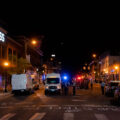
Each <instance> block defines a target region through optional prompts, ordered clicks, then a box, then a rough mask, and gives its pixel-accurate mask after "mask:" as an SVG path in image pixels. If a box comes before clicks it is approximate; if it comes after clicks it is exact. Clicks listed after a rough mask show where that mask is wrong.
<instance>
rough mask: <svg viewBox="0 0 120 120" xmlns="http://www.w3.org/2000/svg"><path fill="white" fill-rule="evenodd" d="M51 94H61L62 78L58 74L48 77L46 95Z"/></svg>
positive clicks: (51, 74)
mask: <svg viewBox="0 0 120 120" xmlns="http://www.w3.org/2000/svg"><path fill="white" fill-rule="evenodd" d="M50 92H57V93H58V94H60V93H61V77H60V74H58V73H50V74H47V75H46V80H45V94H47V93H50Z"/></svg>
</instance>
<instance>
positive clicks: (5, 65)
mask: <svg viewBox="0 0 120 120" xmlns="http://www.w3.org/2000/svg"><path fill="white" fill-rule="evenodd" d="M3 65H4V67H5V68H6V71H5V72H6V79H5V92H7V68H8V66H9V63H8V62H4V63H3Z"/></svg>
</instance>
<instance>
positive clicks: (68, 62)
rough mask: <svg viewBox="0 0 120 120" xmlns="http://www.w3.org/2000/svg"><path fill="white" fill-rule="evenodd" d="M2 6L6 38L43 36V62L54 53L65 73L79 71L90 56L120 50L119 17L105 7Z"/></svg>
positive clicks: (0, 8)
mask: <svg viewBox="0 0 120 120" xmlns="http://www.w3.org/2000/svg"><path fill="white" fill-rule="evenodd" d="M6 4H7V3H5V4H3V5H2V7H0V10H1V11H2V12H1V15H0V21H2V24H3V25H4V26H5V28H6V29H7V30H8V32H9V34H11V35H27V36H28V37H35V36H39V35H44V36H45V38H44V41H43V46H42V50H43V52H44V58H45V59H47V58H48V57H50V54H52V53H55V54H56V55H57V58H58V59H59V60H60V61H62V63H63V68H64V69H65V70H68V71H71V72H75V71H79V70H80V69H81V67H82V65H84V64H85V63H88V62H90V61H91V55H92V53H96V54H97V55H100V54H101V53H102V52H104V51H108V50H117V51H119V50H120V44H119V41H120V35H119V34H120V30H119V23H120V22H119V15H118V14H117V13H116V12H115V11H113V10H112V9H109V8H106V6H104V7H98V6H96V7H92V6H91V7H88V6H86V5H84V7H83V6H82V7H81V5H79V4H78V5H77V4H76V5H74V4H73V3H71V4H68V3H67V4H65V3H64V4H62V3H61V4H60V3H59V4H58V3H54V4H56V5H54V4H52V5H50V4H49V3H48V4H43V3H41V4H40V3H32V4H30V3H18V1H17V3H14V4H12V3H10V4H9V3H8V4H9V6H8V5H7V6H6ZM4 5H5V6H6V8H7V9H6V8H4ZM116 11H117V10H116Z"/></svg>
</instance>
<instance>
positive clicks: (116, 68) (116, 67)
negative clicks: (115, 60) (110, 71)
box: [115, 65, 119, 80]
mask: <svg viewBox="0 0 120 120" xmlns="http://www.w3.org/2000/svg"><path fill="white" fill-rule="evenodd" d="M118 69H119V67H118V66H117V65H116V66H115V70H116V80H117V70H118Z"/></svg>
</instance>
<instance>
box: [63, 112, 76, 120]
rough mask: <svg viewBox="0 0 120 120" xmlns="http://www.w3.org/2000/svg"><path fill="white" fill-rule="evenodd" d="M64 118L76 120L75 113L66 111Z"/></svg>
mask: <svg viewBox="0 0 120 120" xmlns="http://www.w3.org/2000/svg"><path fill="white" fill-rule="evenodd" d="M64 120H74V114H73V113H64Z"/></svg>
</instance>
